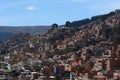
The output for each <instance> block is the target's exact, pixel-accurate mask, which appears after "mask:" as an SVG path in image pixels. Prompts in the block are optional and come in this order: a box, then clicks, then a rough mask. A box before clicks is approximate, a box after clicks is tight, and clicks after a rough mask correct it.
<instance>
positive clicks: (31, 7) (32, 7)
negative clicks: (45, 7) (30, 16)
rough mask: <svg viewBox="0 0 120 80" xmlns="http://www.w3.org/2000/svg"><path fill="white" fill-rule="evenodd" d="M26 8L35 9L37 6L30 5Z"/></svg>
mask: <svg viewBox="0 0 120 80" xmlns="http://www.w3.org/2000/svg"><path fill="white" fill-rule="evenodd" d="M26 9H27V10H35V9H36V7H35V6H28V7H26Z"/></svg>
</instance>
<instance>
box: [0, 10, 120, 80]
mask: <svg viewBox="0 0 120 80" xmlns="http://www.w3.org/2000/svg"><path fill="white" fill-rule="evenodd" d="M112 13H114V14H112V15H111V13H109V14H106V15H104V16H100V17H97V18H94V20H91V21H90V22H86V23H84V24H82V25H81V26H78V27H75V26H73V27H72V26H71V23H69V22H68V23H67V24H66V25H64V26H56V25H53V27H52V28H50V29H49V30H48V31H47V32H46V33H45V34H42V35H41V34H29V33H20V34H17V35H15V36H13V37H11V38H10V39H8V40H7V41H5V42H3V43H1V44H0V53H1V56H0V57H1V58H0V59H1V61H5V62H6V63H9V64H10V65H11V66H12V68H13V69H14V68H15V69H16V67H17V68H18V70H21V69H23V67H24V70H29V71H31V72H32V71H35V72H39V71H40V70H43V72H42V73H43V74H44V75H47V73H49V70H48V71H46V72H45V71H44V70H45V69H46V68H47V69H48V68H49V69H50V70H53V68H54V66H56V65H57V67H58V66H60V65H62V66H63V67H66V66H67V67H68V66H70V67H71V68H72V67H74V68H75V71H76V72H77V74H76V75H79V74H81V75H83V76H85V73H87V74H88V75H90V76H88V78H89V79H93V78H94V76H95V75H99V74H98V73H101V74H104V75H105V77H107V78H109V79H111V78H112V77H111V75H112V76H113V75H114V73H116V72H118V71H119V70H120V63H119V62H120V11H119V10H116V11H114V12H112ZM107 15H109V16H107ZM91 19H92V18H91ZM8 56H9V59H8ZM6 57H7V59H6ZM20 66H22V68H20ZM105 71H106V72H105ZM51 73H53V74H54V72H51ZM51 73H50V74H51ZM104 75H102V76H104ZM100 76H101V75H100ZM83 80H86V79H83ZM112 80H113V79H112Z"/></svg>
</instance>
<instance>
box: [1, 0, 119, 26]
mask: <svg viewBox="0 0 120 80" xmlns="http://www.w3.org/2000/svg"><path fill="white" fill-rule="evenodd" d="M115 9H120V0H0V25H1V26H34V25H51V24H53V23H57V24H59V25H61V24H65V22H66V21H70V22H72V21H76V20H81V19H84V18H90V17H92V16H95V15H100V14H105V13H108V12H111V11H114V10H115Z"/></svg>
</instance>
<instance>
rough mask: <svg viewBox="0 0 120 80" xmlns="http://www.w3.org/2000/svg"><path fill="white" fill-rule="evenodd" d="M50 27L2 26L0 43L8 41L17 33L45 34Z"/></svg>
mask: <svg viewBox="0 0 120 80" xmlns="http://www.w3.org/2000/svg"><path fill="white" fill-rule="evenodd" d="M49 28H50V26H22V27H20V26H18V27H17V26H16V27H12V26H0V41H3V40H7V39H8V38H10V37H11V36H13V35H14V34H16V33H20V32H22V33H32V34H34V33H40V34H44V33H45V32H46V31H47V30H48V29H49Z"/></svg>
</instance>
